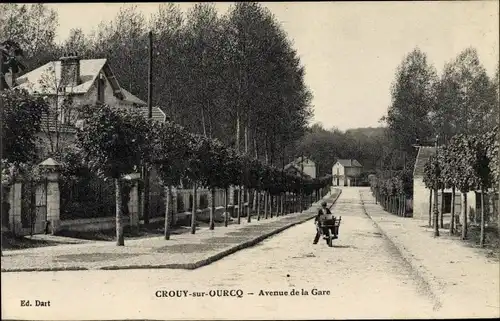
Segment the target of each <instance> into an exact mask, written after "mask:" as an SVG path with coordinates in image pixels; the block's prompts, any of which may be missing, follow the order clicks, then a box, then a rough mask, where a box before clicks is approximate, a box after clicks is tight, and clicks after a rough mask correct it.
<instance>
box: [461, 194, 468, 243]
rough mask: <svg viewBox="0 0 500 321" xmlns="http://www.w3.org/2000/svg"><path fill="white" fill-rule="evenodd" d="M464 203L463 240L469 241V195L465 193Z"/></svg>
mask: <svg viewBox="0 0 500 321" xmlns="http://www.w3.org/2000/svg"><path fill="white" fill-rule="evenodd" d="M462 195H463V196H464V201H463V204H462V205H463V206H462V207H463V222H462V240H465V239H467V224H468V222H467V193H463V192H462Z"/></svg>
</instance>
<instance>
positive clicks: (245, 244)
mask: <svg viewBox="0 0 500 321" xmlns="http://www.w3.org/2000/svg"><path fill="white" fill-rule="evenodd" d="M337 190H338V194H337V195H336V196H335V198H334V199H333V201H332V205H333V204H335V202H337V200H338V198H339V197H340V195H341V194H342V189H340V188H339V189H337ZM330 196H331V195H330ZM330 196H328V197H323V198H322V200H325V199H328V198H329V197H330ZM315 216H316V214H314V215H311V216H307V217H306V218H303V219H300V220H299V221H297V222H293V223H290V224H287V225H285V226H282V227H279V228H277V229H275V230H272V231H271V232H269V233H266V234H264V235H260V236H258V237H256V238H253V239H251V240H248V241H245V242H243V243H240V244H238V245H235V246H234V247H231V248H229V249H226V250H224V251H222V252H219V253H217V254H214V255H212V256H210V257H208V258H206V259H203V260H200V261H197V262H195V263H174V264H163V265H122V266H116V265H109V266H101V267H98V268H87V267H83V266H71V267H51V268H36V267H35V268H13V269H2V270H1V272H2V273H11V272H58V271H89V270H139V269H183V270H195V269H198V268H200V267H203V266H206V265H209V264H211V263H213V262H216V261H218V260H220V259H222V258H224V257H226V256H229V255H231V254H233V253H236V252H238V251H240V250H243V249H246V248H249V247H251V246H254V245H256V244H258V243H260V242H262V241H263V240H265V239H267V238H269V237H271V236H273V235H276V234H279V233H281V232H283V231H284V230H287V229H289V228H291V227H293V226H295V225H298V224H302V223H304V222H307V221H309V220H311V219H312V218H314V217H315Z"/></svg>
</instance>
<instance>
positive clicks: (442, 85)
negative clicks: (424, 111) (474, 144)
mask: <svg viewBox="0 0 500 321" xmlns="http://www.w3.org/2000/svg"><path fill="white" fill-rule="evenodd" d="M437 88H438V89H437V104H436V105H435V106H436V108H435V110H434V123H435V125H436V127H438V130H439V131H440V133H441V134H442V135H443V137H444V138H445V141H448V140H449V139H450V138H451V137H452V136H453V135H455V134H460V133H464V134H471V135H472V134H484V133H485V130H487V129H488V128H492V127H493V126H495V122H496V118H495V115H497V113H498V111H497V109H496V108H495V100H496V97H495V96H496V89H495V86H494V83H493V82H492V81H491V80H490V78H489V77H488V75H487V73H486V70H485V68H484V67H483V66H482V65H481V63H480V61H479V58H478V56H477V51H476V50H475V49H474V48H467V49H465V50H464V51H462V52H461V53H460V54H459V55H458V56H457V58H456V59H455V60H454V61H453V62H450V63H448V64H446V65H445V68H444V72H443V76H442V78H441V80H440V82H439V85H438V86H437Z"/></svg>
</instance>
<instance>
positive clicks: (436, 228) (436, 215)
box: [434, 135, 439, 237]
mask: <svg viewBox="0 0 500 321" xmlns="http://www.w3.org/2000/svg"><path fill="white" fill-rule="evenodd" d="M438 139H439V135H436V143H435V148H436V158H435V160H434V166H435V167H434V170H435V173H434V175H435V176H434V237H438V236H439V225H438V224H439V209H438V183H439V160H438V156H439V155H438V153H439V152H438Z"/></svg>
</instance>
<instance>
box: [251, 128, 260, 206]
mask: <svg viewBox="0 0 500 321" xmlns="http://www.w3.org/2000/svg"><path fill="white" fill-rule="evenodd" d="M256 136H257V134H256V132H255V131H254V135H253V149H254V152H255V159H259V153H258V150H257V139H256ZM253 195H254V197H253V204H252V208H253V210H254V212H255V210H256V209H257V206H258V205H257V203H258V201H257V200H258V198H259V197H258V195H259V189H258V188H256V189H255V190H254V193H253Z"/></svg>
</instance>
